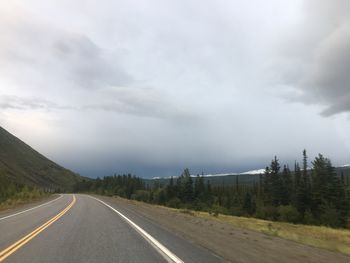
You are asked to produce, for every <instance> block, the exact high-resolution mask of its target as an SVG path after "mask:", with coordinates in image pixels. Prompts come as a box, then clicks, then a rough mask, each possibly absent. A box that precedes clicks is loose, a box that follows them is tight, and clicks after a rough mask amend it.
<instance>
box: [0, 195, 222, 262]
mask: <svg viewBox="0 0 350 263" xmlns="http://www.w3.org/2000/svg"><path fill="white" fill-rule="evenodd" d="M0 262H9V263H26V262H28V263H33V262H35V263H40V262H45V263H51V262H52V263H58V262H65V263H69V262H74V263H79V262H84V263H88V262H101V263H103V262H123V263H126V262H150V263H157V262H176V263H180V262H200V263H212V262H213V263H214V262H223V260H222V259H220V258H219V257H217V256H215V255H213V254H212V253H211V252H210V251H208V250H206V249H204V248H202V247H200V246H197V245H196V244H193V243H191V242H189V241H187V240H185V239H183V238H182V237H180V236H177V235H175V234H173V233H171V232H169V231H167V230H166V229H164V228H162V227H160V226H158V225H156V224H154V223H153V222H150V221H149V220H146V219H144V218H142V216H140V215H138V214H137V213H135V212H131V211H128V210H126V209H125V208H118V207H117V205H116V204H111V203H105V202H103V201H101V200H98V199H95V198H94V197H90V196H87V195H61V196H59V197H57V198H56V199H54V200H52V201H50V202H47V203H43V204H40V205H36V206H33V207H26V208H23V209H22V210H19V211H12V212H8V213H5V214H0Z"/></svg>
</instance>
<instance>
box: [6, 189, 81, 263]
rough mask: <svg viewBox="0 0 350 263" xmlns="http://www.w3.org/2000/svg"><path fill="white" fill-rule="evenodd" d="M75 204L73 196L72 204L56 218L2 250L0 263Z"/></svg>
mask: <svg viewBox="0 0 350 263" xmlns="http://www.w3.org/2000/svg"><path fill="white" fill-rule="evenodd" d="M75 202H76V198H75V195H73V200H72V202H71V203H70V204H69V205H68V206H67V207H66V208H65V209H63V210H62V211H61V212H60V213H58V214H57V215H56V216H54V217H53V218H51V219H50V220H49V221H47V222H46V223H44V224H43V225H41V226H39V227H38V228H36V229H35V230H34V231H32V232H31V233H29V234H28V235H26V236H24V237H23V238H21V239H20V240H18V241H17V242H15V243H14V244H12V245H11V246H9V247H8V248H6V249H4V250H3V251H1V252H0V262H2V261H3V260H5V259H6V258H7V257H9V256H10V255H11V254H13V253H14V252H16V251H17V250H18V249H20V248H21V247H22V246H24V245H25V244H26V243H28V242H29V241H30V240H32V239H33V238H34V237H36V236H37V235H39V234H40V233H41V232H42V231H44V230H45V229H46V228H48V227H49V226H50V225H52V224H53V223H54V222H56V221H57V220H58V219H60V218H61V217H62V216H63V215H64V214H65V213H67V212H68V210H69V209H71V208H72V207H73V205H74V204H75Z"/></svg>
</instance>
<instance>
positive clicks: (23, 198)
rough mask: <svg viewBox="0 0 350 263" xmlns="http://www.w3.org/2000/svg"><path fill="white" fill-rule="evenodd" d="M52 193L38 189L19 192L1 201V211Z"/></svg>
mask: <svg viewBox="0 0 350 263" xmlns="http://www.w3.org/2000/svg"><path fill="white" fill-rule="evenodd" d="M49 195H50V194H49V193H45V192H42V191H38V190H33V191H28V192H27V191H25V192H19V193H16V194H15V195H13V196H12V197H10V198H8V199H6V200H2V201H0V211H1V210H6V209H9V208H13V207H16V206H18V205H23V204H27V203H30V202H33V201H37V200H40V199H42V198H45V197H48V196H49Z"/></svg>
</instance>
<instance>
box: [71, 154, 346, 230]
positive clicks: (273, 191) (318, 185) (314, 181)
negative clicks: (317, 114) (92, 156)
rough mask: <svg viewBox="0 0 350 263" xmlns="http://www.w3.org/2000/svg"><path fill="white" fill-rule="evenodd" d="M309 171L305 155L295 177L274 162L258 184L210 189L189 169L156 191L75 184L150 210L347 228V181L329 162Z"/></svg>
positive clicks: (110, 181) (109, 181)
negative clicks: (145, 205)
mask: <svg viewBox="0 0 350 263" xmlns="http://www.w3.org/2000/svg"><path fill="white" fill-rule="evenodd" d="M311 164H312V169H309V168H308V157H307V154H306V151H305V150H304V151H303V160H302V164H301V166H300V164H299V163H297V162H296V163H295V165H294V171H291V170H290V168H289V167H288V166H286V165H284V166H283V167H281V165H280V163H279V160H278V159H277V157H275V158H274V159H273V160H272V161H271V164H270V165H269V166H268V167H266V171H265V174H262V175H260V177H259V180H258V181H257V182H252V183H246V182H244V183H241V182H240V181H239V180H238V177H237V180H236V182H235V184H233V185H221V186H212V185H211V184H210V182H209V181H208V180H206V178H205V177H203V176H199V175H198V176H197V177H195V178H193V177H191V176H190V171H189V170H188V169H185V170H184V172H183V173H182V175H181V176H179V177H178V178H176V179H175V178H171V179H170V181H169V183H168V184H166V185H163V184H160V183H155V184H153V185H152V186H149V185H146V184H145V182H144V181H143V180H142V179H141V178H139V177H136V176H131V175H130V174H129V175H118V176H117V175H114V176H107V177H104V178H103V179H100V178H98V179H96V180H91V181H86V180H83V181H81V182H79V183H77V184H76V186H75V191H77V192H91V193H97V194H102V195H109V196H112V195H117V196H121V197H124V198H127V199H134V200H138V201H143V202H147V203H152V204H159V205H165V206H168V207H173V208H181V209H190V210H195V211H205V212H207V213H208V212H209V213H210V214H212V215H214V216H218V215H219V214H224V215H234V216H242V217H251V218H258V219H264V220H269V221H279V222H289V223H293V224H306V225H318V226H328V227H333V228H348V227H349V210H350V205H349V204H350V201H349V200H350V191H349V190H350V189H349V184H348V180H347V178H345V177H344V176H343V175H341V176H338V175H337V173H336V170H335V167H333V166H332V163H331V161H330V160H329V159H328V158H325V157H324V156H323V155H321V154H320V155H319V156H317V157H316V158H315V160H313V161H312V163H311Z"/></svg>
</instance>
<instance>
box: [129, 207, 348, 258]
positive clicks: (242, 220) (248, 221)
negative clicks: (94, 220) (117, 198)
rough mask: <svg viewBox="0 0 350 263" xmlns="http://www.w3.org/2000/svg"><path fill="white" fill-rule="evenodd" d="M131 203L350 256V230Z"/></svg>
mask: <svg viewBox="0 0 350 263" xmlns="http://www.w3.org/2000/svg"><path fill="white" fill-rule="evenodd" d="M129 202H132V203H134V204H137V203H142V204H144V205H149V206H157V207H159V208H162V209H167V210H170V211H173V212H178V213H186V214H190V215H191V216H196V217H200V218H204V219H207V220H217V221H219V222H223V223H228V224H231V225H233V226H236V227H239V228H242V229H249V230H253V231H257V232H260V233H264V234H266V235H269V236H276V237H280V238H284V239H287V240H292V241H295V242H298V243H301V244H305V245H309V246H312V247H316V248H323V249H327V250H330V251H334V252H340V253H343V254H346V255H350V230H349V229H334V228H330V227H325V226H310V225H297V224H290V223H284V222H273V221H268V220H262V219H256V218H247V217H237V216H229V215H222V214H220V215H218V216H215V215H214V214H209V213H208V212H198V211H193V210H188V209H185V210H186V211H185V212H184V209H176V208H170V207H164V206H160V205H153V204H147V203H143V202H139V201H135V200H129ZM189 211H191V212H189Z"/></svg>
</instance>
